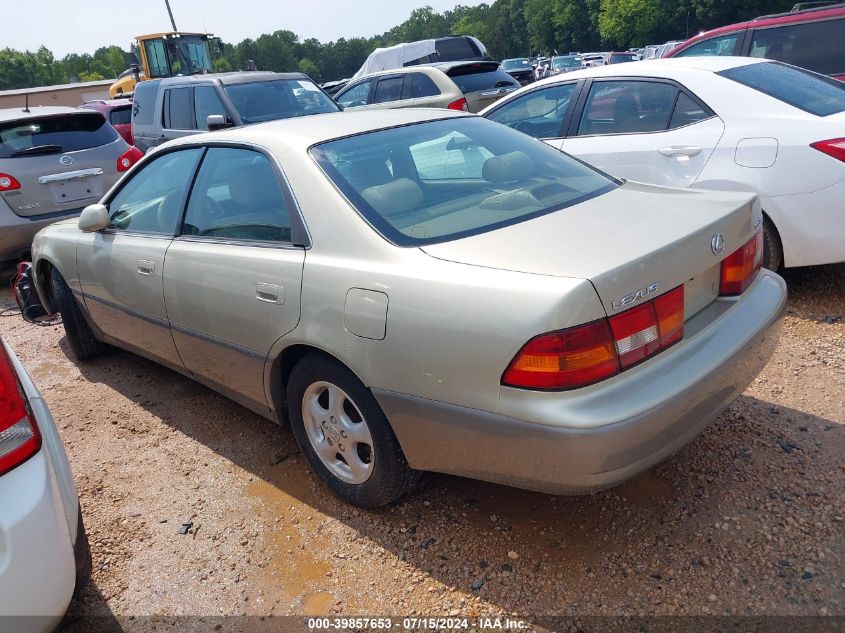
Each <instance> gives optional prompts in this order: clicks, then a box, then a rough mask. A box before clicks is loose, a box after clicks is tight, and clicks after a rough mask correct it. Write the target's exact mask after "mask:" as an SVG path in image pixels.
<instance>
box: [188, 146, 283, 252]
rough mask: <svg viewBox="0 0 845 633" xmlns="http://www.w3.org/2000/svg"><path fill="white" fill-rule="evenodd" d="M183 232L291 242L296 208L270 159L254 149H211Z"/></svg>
mask: <svg viewBox="0 0 845 633" xmlns="http://www.w3.org/2000/svg"><path fill="white" fill-rule="evenodd" d="M182 235H188V236H194V237H202V238H209V237H213V238H225V239H229V240H248V241H263V242H290V241H291V218H290V206H289V205H288V202H287V200H286V198H285V196H284V194H283V193H282V189H281V187H280V186H279V179H278V177H277V176H276V172H275V170H274V169H273V166H272V164H271V163H270V160H269V159H268V158H267V157H266V156H265V155H264V154H261V153H259V152H255V151H252V150H248V149H240V148H229V147H212V148H210V149H209V150H208V153H207V154H206V156H205V158H204V159H203V162H202V166H201V167H200V170H199V173H198V174H197V180H196V183H195V184H194V186H193V188H192V190H191V199H190V201H189V202H188V209H187V211H186V212H185V221H184V222H183V224H182Z"/></svg>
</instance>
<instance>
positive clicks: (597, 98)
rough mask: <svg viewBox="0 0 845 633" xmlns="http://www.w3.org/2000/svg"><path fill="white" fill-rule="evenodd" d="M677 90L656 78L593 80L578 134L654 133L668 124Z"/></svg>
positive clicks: (664, 128)
mask: <svg viewBox="0 0 845 633" xmlns="http://www.w3.org/2000/svg"><path fill="white" fill-rule="evenodd" d="M677 94H678V89H677V88H676V87H675V86H673V85H672V84H667V83H661V82H656V81H596V82H593V85H592V86H591V87H590V94H589V96H588V97H587V104H586V105H585V106H584V113H583V115H582V116H581V123H580V125H579V126H578V135H579V136H587V135H593V134H632V133H643V132H658V131H663V130H666V129H667V128H668V127H669V120H670V118H671V115H672V108H673V107H674V105H675V96H676V95H677Z"/></svg>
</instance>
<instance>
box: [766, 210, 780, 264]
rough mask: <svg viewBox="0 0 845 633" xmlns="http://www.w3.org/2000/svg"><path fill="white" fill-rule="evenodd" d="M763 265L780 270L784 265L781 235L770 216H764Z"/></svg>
mask: <svg viewBox="0 0 845 633" xmlns="http://www.w3.org/2000/svg"><path fill="white" fill-rule="evenodd" d="M763 266H764V267H766V268H768V269H769V270H774V271H778V270H780V268H781V266H783V248H782V247H781V245H780V236H779V235H778V231H777V229H776V228H775V225H774V224H772V223H771V221H770V220H769V219H768V218H763Z"/></svg>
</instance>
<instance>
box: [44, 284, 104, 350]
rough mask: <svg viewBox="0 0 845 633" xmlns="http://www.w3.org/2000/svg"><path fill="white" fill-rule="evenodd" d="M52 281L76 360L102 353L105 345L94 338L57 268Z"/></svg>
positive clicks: (55, 297)
mask: <svg viewBox="0 0 845 633" xmlns="http://www.w3.org/2000/svg"><path fill="white" fill-rule="evenodd" d="M50 281H51V284H52V286H53V297H54V299H55V300H56V305H57V307H58V308H59V312H60V313H61V315H62V324H63V325H64V326H65V335H66V336H67V342H68V343H69V344H70V349H71V351H72V352H73V355H74V356H75V357H76V360H87V359H89V358H93V357H94V356H97V355H99V354H100V353H102V351H103V344H102V343H101V342H100V341H98V340H97V339H96V337H95V336H94V332H93V331H92V330H91V327H90V326H89V325H88V322H87V321H85V317H84V316H83V314H82V310H80V309H79V305H77V303H76V299H75V298H74V296H73V293H72V292H71V290H70V287H69V286H68V285H67V282H66V281H65V279H64V277H62V275H61V273H59V271H58V270H56V269H55V268H54V269H53V272H52V275H51V279H50Z"/></svg>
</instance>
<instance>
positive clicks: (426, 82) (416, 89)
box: [405, 73, 440, 99]
mask: <svg viewBox="0 0 845 633" xmlns="http://www.w3.org/2000/svg"><path fill="white" fill-rule="evenodd" d="M409 85H410V92H409V98H411V99H424V98H425V97H436V96H437V95H439V94H440V89H439V88H438V87H437V84H435V83H434V81H432V79H431V77H429V76H428V75H426V74H424V73H410V74H409V75H408V79H407V80H406V81H405V86H406V88H407V87H408V86H409Z"/></svg>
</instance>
